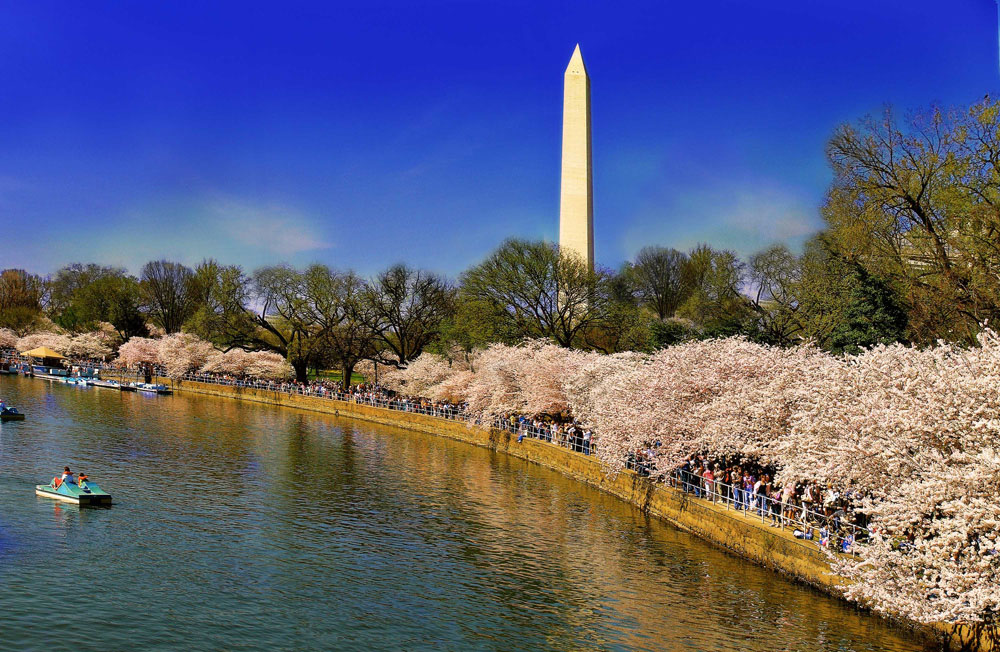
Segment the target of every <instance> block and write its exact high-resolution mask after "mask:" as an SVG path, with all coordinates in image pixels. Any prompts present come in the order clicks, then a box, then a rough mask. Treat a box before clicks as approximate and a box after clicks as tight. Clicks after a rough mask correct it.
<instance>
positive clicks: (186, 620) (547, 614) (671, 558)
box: [0, 377, 924, 652]
mask: <svg viewBox="0 0 1000 652" xmlns="http://www.w3.org/2000/svg"><path fill="white" fill-rule="evenodd" d="M0 397H3V398H5V399H7V402H8V403H10V404H13V405H16V406H18V407H20V408H22V409H23V411H25V412H27V413H28V420H27V421H24V422H18V423H14V422H11V423H5V424H2V426H0V589H2V591H3V594H2V595H3V597H2V599H0V605H2V610H0V649H10V650H32V649H37V650H43V649H44V650H47V651H49V650H52V649H53V648H54V647H56V648H58V647H70V648H73V649H77V650H91V649H95V650H96V649H102V650H125V649H129V650H179V649H186V650H256V649H267V650H306V649H345V650H350V649H357V650H364V649H384V650H398V649H405V650H418V649H435V650H515V649H525V650H629V649H636V650H671V651H672V650H732V651H742V650H752V651H756V650H760V651H768V652H770V651H774V650H809V651H810V652H822V651H827V650H830V651H832V650H837V651H847V650H856V651H862V650H886V651H894V652H895V651H908V650H922V649H924V648H923V647H922V646H921V643H920V642H919V641H918V640H916V639H914V638H912V637H910V636H908V635H907V634H906V633H905V632H902V631H900V630H898V629H894V628H891V627H888V626H887V625H886V624H885V623H884V622H882V621H880V620H879V619H876V618H874V617H872V616H870V615H867V614H864V613H859V612H857V611H855V610H853V609H851V608H850V607H849V606H847V605H845V604H843V603H841V602H839V601H837V600H834V599H832V598H830V597H827V596H824V595H822V594H820V593H818V592H816V591H813V590H811V589H809V588H806V587H802V586H798V585H795V584H793V583H791V582H788V581H786V580H784V579H783V578H781V577H780V576H777V575H775V574H773V573H771V572H769V571H766V570H764V569H761V568H758V567H756V566H754V565H752V564H750V563H748V562H745V561H742V560H740V559H737V558H734V557H731V556H729V555H727V554H725V553H723V552H721V551H719V550H717V549H715V548H713V547H712V546H710V545H708V544H706V543H704V542H702V541H700V540H698V539H696V538H694V537H692V536H690V535H687V534H685V533H683V532H680V531H678V530H675V529H673V528H671V527H670V526H668V525H666V524H663V523H660V522H657V521H655V520H650V519H647V518H646V517H645V516H644V515H643V514H642V513H641V512H639V510H637V509H635V508H633V507H631V506H630V505H627V504H625V503H623V502H621V501H618V500H617V499H614V498H612V497H610V496H607V495H605V494H602V493H601V492H599V491H597V490H595V489H592V488H590V487H587V486H584V485H581V484H578V483H575V482H573V481H571V480H568V479H566V478H564V477H563V476H561V475H559V474H558V473H555V472H552V471H548V470H546V469H543V468H540V467H538V466H535V465H532V464H530V463H527V462H522V461H520V460H515V459H511V458H507V457H505V456H503V455H502V454H496V453H491V452H490V451H487V450H484V449H478V448H475V447H471V446H468V445H465V444H462V443H458V442H454V441H451V440H448V439H444V438H439V437H433V436H430V435H422V434H416V433H412V432H409V431H405V430H399V429H396V428H391V427H386V426H377V425H372V424H368V423H364V422H357V421H351V420H346V419H338V418H336V417H331V416H325V415H322V414H314V413H309V412H299V411H295V410H290V409H283V408H274V407H270V406H263V405H254V404H245V403H240V402H238V401H231V400H226V399H216V398H210V397H191V396H171V397H164V396H143V395H140V394H128V393H118V392H113V391H110V390H101V389H95V388H89V389H82V388H75V387H67V386H62V385H51V384H49V383H47V382H43V381H39V380H30V379H24V378H11V377H0ZM64 464H69V465H71V466H72V467H74V471H84V472H86V473H87V474H88V475H90V476H91V477H92V478H93V479H95V480H96V481H97V482H99V483H100V484H101V486H102V487H104V488H105V489H107V490H108V491H110V492H111V493H113V494H114V496H115V503H116V504H115V506H114V507H113V508H112V509H108V510H97V509H85V510H81V509H79V508H77V507H70V506H66V505H61V504H58V503H54V502H52V501H49V500H45V499H43V498H38V497H36V496H35V495H34V494H33V485H35V484H37V483H42V482H45V481H47V480H48V479H50V478H51V477H52V475H54V474H55V472H56V471H57V470H59V469H61V468H62V466H63V465H64Z"/></svg>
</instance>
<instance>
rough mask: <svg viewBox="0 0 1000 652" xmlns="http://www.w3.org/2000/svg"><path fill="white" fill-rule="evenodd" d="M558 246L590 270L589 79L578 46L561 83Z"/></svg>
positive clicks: (592, 198) (591, 214) (592, 205)
mask: <svg viewBox="0 0 1000 652" xmlns="http://www.w3.org/2000/svg"><path fill="white" fill-rule="evenodd" d="M559 246H560V248H562V249H563V250H568V251H572V252H576V253H578V254H579V255H580V256H581V257H583V260H584V261H586V263H587V265H588V266H589V267H590V269H593V268H594V188H593V172H592V165H591V157H590V77H589V76H588V75H587V67H586V66H585V65H584V63H583V55H582V54H581V53H580V46H579V45H577V46H576V49H575V50H574V51H573V57H572V58H571V59H570V60H569V66H567V68H566V75H565V77H564V81H563V134H562V187H561V190H560V197H559Z"/></svg>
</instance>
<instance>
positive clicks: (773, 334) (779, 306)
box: [747, 245, 803, 346]
mask: <svg viewBox="0 0 1000 652" xmlns="http://www.w3.org/2000/svg"><path fill="white" fill-rule="evenodd" d="M747 268H748V276H749V282H750V287H751V289H752V291H753V294H752V296H751V304H752V307H753V316H752V321H753V323H754V329H753V335H755V336H756V337H757V338H758V339H760V340H762V341H764V342H768V343H770V344H779V345H782V346H788V345H790V344H793V343H794V342H795V340H796V339H798V337H799V336H800V335H801V333H802V330H803V328H802V321H801V319H800V316H799V314H798V313H799V308H800V307H801V306H800V303H799V289H800V286H801V276H802V272H801V261H800V259H799V257H798V256H796V255H795V254H793V253H792V252H791V251H790V250H789V249H788V247H786V246H785V245H773V246H771V247H768V248H766V249H764V250H763V251H760V252H758V253H756V254H754V255H752V256H751V257H750V260H749V264H748V266H747Z"/></svg>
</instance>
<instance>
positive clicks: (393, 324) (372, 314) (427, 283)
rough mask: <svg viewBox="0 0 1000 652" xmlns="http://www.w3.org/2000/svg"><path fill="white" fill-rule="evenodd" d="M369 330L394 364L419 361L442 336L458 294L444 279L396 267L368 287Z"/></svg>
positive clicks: (366, 313) (399, 266)
mask: <svg viewBox="0 0 1000 652" xmlns="http://www.w3.org/2000/svg"><path fill="white" fill-rule="evenodd" d="M363 299H364V301H365V302H366V303H367V304H368V305H367V308H366V310H365V311H364V314H365V315H367V317H368V318H369V320H370V321H369V323H368V327H369V329H370V330H371V331H372V332H374V333H375V334H376V335H377V337H378V338H379V340H380V341H381V343H382V345H383V346H384V347H385V348H386V349H387V350H388V352H389V353H391V360H390V361H389V362H390V363H391V362H396V361H398V362H399V363H401V364H406V363H407V362H409V361H411V360H413V359H415V358H416V357H417V356H419V355H420V353H421V352H422V351H423V350H424V347H426V346H427V345H428V344H430V343H431V342H433V341H434V340H435V339H436V338H437V337H438V336H439V335H440V332H441V327H442V323H443V322H444V320H445V319H447V318H448V317H450V316H451V315H452V313H453V312H454V309H455V290H454V289H453V288H452V287H451V286H449V284H448V282H447V281H445V280H444V279H443V278H441V277H439V276H437V275H435V274H432V273H431V272H426V271H423V270H415V269H411V268H409V267H407V266H406V265H393V266H392V267H390V268H389V269H387V270H386V271H384V272H382V273H381V274H379V275H378V276H377V277H375V279H374V280H373V281H372V282H371V283H369V284H368V285H367V287H366V288H365V292H364V297H363Z"/></svg>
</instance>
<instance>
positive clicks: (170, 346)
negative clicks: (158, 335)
mask: <svg viewBox="0 0 1000 652" xmlns="http://www.w3.org/2000/svg"><path fill="white" fill-rule="evenodd" d="M158 352H159V362H160V364H162V365H163V366H164V367H166V370H167V375H168V376H170V377H171V378H179V377H181V376H183V375H184V374H186V373H189V372H191V371H195V370H196V369H200V368H201V367H202V366H204V365H205V363H206V362H208V359H209V358H210V357H211V356H212V355H213V354H215V353H216V350H215V347H214V346H212V344H211V342H206V341H205V340H203V339H201V338H199V337H196V336H195V335H191V334H189V333H174V334H173V335H168V336H166V337H164V338H162V339H160V340H159V345H158Z"/></svg>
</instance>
